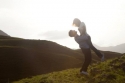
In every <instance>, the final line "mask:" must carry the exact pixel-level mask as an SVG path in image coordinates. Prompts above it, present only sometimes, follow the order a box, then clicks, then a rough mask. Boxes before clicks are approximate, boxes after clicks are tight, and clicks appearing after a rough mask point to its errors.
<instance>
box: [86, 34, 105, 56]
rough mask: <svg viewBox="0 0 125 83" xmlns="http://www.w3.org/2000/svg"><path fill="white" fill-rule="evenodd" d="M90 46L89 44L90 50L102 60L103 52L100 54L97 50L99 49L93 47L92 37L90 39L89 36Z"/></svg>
mask: <svg viewBox="0 0 125 83" xmlns="http://www.w3.org/2000/svg"><path fill="white" fill-rule="evenodd" d="M88 44H89V46H90V48H91V49H92V50H93V51H94V52H95V53H96V55H97V56H98V57H99V58H102V56H103V55H102V54H101V52H100V51H99V50H97V49H96V48H95V47H94V46H93V44H92V42H91V37H90V36H89V40H88Z"/></svg>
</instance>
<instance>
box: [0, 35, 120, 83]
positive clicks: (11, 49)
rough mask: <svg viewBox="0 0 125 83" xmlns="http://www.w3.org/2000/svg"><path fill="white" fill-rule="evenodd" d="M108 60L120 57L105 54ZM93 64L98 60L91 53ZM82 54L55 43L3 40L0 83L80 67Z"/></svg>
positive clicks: (0, 57) (113, 54)
mask: <svg viewBox="0 0 125 83" xmlns="http://www.w3.org/2000/svg"><path fill="white" fill-rule="evenodd" d="M104 53H105V58H106V59H110V58H114V57H119V56H120V55H121V54H120V53H114V52H104ZM92 55H93V58H94V57H95V58H94V61H98V57H97V56H95V54H94V53H93V52H92ZM83 60H84V56H83V54H82V52H81V50H72V49H69V48H67V47H64V46H61V45H59V44H57V43H55V42H51V41H46V40H29V39H21V38H14V37H7V36H6V37H5V36H0V83H7V82H8V80H9V81H14V80H18V79H21V78H26V77H31V76H34V75H39V74H45V73H49V72H53V71H60V70H64V69H69V68H77V67H81V66H82V63H83Z"/></svg>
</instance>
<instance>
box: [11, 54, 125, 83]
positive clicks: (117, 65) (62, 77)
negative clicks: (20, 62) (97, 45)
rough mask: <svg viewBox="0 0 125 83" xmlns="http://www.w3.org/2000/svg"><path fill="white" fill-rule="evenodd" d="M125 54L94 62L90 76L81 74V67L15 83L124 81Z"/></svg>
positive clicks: (90, 69) (119, 82)
mask: <svg viewBox="0 0 125 83" xmlns="http://www.w3.org/2000/svg"><path fill="white" fill-rule="evenodd" d="M124 82H125V54H124V55H123V56H121V57H118V58H115V59H112V60H107V61H105V62H101V63H96V64H92V65H91V66H90V67H89V76H88V77H87V76H83V75H80V74H79V68H75V69H68V70H63V71H60V72H53V73H49V74H43V75H39V76H34V77H31V78H25V79H22V80H20V81H16V82H13V83H124Z"/></svg>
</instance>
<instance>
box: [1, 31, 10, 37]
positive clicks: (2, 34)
mask: <svg viewBox="0 0 125 83" xmlns="http://www.w3.org/2000/svg"><path fill="white" fill-rule="evenodd" d="M0 36H9V35H8V34H7V33H5V32H3V31H2V30H0Z"/></svg>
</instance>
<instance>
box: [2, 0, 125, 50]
mask: <svg viewBox="0 0 125 83" xmlns="http://www.w3.org/2000/svg"><path fill="white" fill-rule="evenodd" d="M74 18H79V19H80V20H81V21H83V22H84V23H85V24H86V28H87V33H88V34H89V35H90V36H91V38H92V42H93V44H96V45H98V46H101V47H107V46H115V45H119V44H122V43H125V0H0V30H2V31H4V32H5V33H7V34H9V35H10V36H12V37H20V38H24V39H36V40H39V39H40V40H49V41H54V42H57V43H58V44H61V45H63V46H66V47H69V48H73V49H76V48H79V46H78V44H77V43H76V42H75V41H74V38H71V37H69V36H68V31H69V30H71V29H76V30H77V28H76V27H73V26H72V21H73V19H74Z"/></svg>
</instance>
